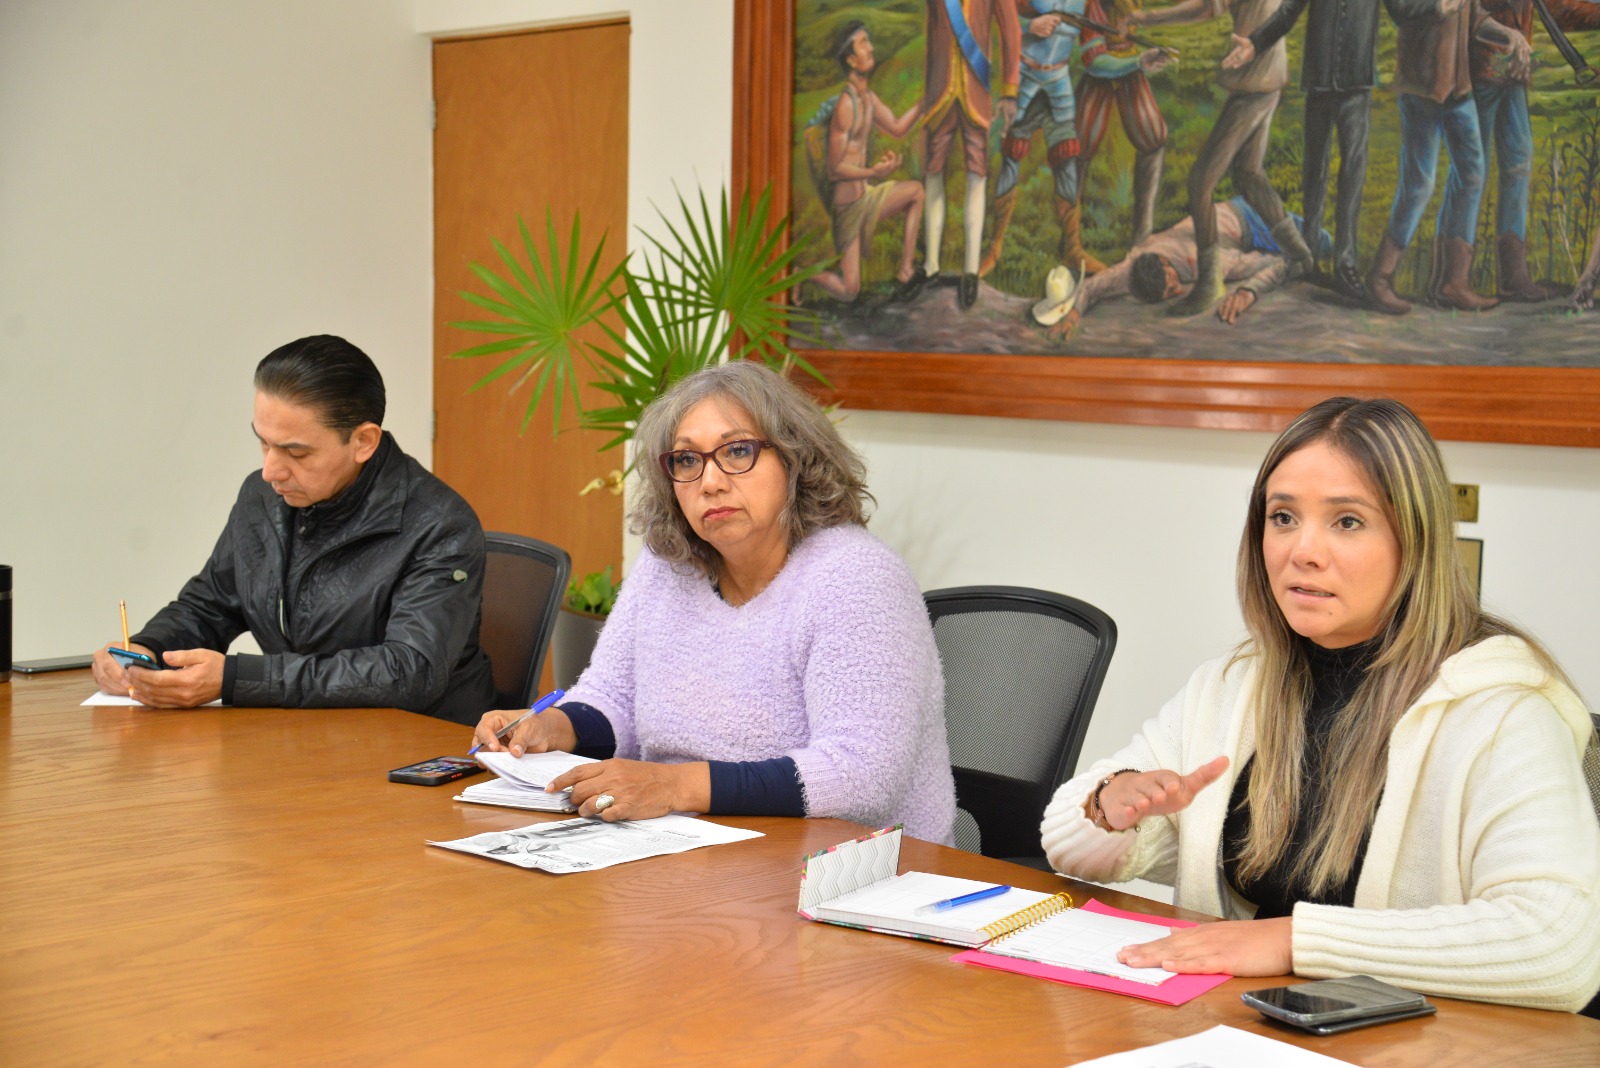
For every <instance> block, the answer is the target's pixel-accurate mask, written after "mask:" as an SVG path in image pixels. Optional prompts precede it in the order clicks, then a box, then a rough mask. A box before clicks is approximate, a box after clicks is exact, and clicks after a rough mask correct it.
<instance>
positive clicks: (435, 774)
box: [389, 756, 484, 786]
mask: <svg viewBox="0 0 1600 1068" xmlns="http://www.w3.org/2000/svg"><path fill="white" fill-rule="evenodd" d="M483 770H484V767H483V765H482V764H479V763H478V762H477V761H476V760H473V759H472V758H471V757H464V756H441V757H434V758H433V759H432V760H424V761H423V762H422V763H420V764H407V765H406V766H405V767H403V768H395V769H394V770H393V771H391V772H390V773H389V781H390V782H408V783H410V784H412V785H413V786H442V785H444V784H445V783H447V782H455V781H456V780H457V779H465V778H466V777H467V776H468V775H476V774H478V773H479V772H480V771H483Z"/></svg>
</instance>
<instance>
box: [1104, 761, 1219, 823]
mask: <svg viewBox="0 0 1600 1068" xmlns="http://www.w3.org/2000/svg"><path fill="white" fill-rule="evenodd" d="M1226 770H1228V758H1227V757H1225V756H1219V757H1217V758H1216V759H1215V760H1213V761H1211V762H1210V763H1208V764H1202V765H1200V766H1199V767H1198V768H1195V769H1194V770H1193V771H1191V772H1190V773H1189V774H1187V775H1179V774H1178V773H1177V772H1175V771H1167V770H1166V769H1165V768H1161V769H1157V770H1156V771H1142V772H1135V771H1125V772H1123V773H1122V774H1120V775H1118V776H1117V777H1116V778H1114V779H1112V780H1111V781H1110V782H1109V783H1107V784H1106V785H1105V787H1104V789H1102V790H1101V791H1100V813H1101V814H1102V815H1103V818H1104V820H1105V825H1106V826H1108V827H1110V828H1111V829H1112V830H1114V831H1125V830H1127V829H1128V828H1129V827H1132V826H1133V825H1134V824H1136V823H1138V822H1139V821H1140V820H1142V819H1144V818H1145V817H1146V816H1167V815H1171V814H1172V813H1174V812H1182V811H1183V810H1184V809H1186V808H1188V807H1189V803H1190V802H1191V801H1193V800H1194V799H1195V795H1196V794H1198V793H1199V792H1200V791H1201V790H1204V789H1205V788H1206V787H1207V786H1210V785H1211V784H1212V783H1214V782H1216V781H1217V778H1218V776H1220V775H1221V774H1222V773H1223V772H1224V771H1226ZM1088 815H1089V818H1090V819H1093V818H1094V817H1095V815H1096V814H1095V813H1093V812H1090V813H1088Z"/></svg>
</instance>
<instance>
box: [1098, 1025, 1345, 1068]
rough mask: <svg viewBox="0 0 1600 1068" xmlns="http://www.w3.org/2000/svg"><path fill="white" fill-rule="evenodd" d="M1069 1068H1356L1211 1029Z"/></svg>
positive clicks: (1231, 1031)
mask: <svg viewBox="0 0 1600 1068" xmlns="http://www.w3.org/2000/svg"><path fill="white" fill-rule="evenodd" d="M1072 1068H1356V1066H1355V1065H1353V1064H1351V1063H1350V1062H1349V1061H1341V1060H1335V1059H1334V1058H1332V1057H1328V1056H1324V1055H1323V1054H1321V1053H1312V1052H1311V1051H1310V1050H1308V1049H1301V1048H1300V1047H1299V1046H1291V1045H1289V1043H1287V1042H1279V1041H1278V1040H1277V1039H1275V1038H1268V1037H1266V1036H1265V1035H1258V1034H1255V1033H1253V1032H1250V1031H1241V1030H1239V1029H1238V1028H1237V1027H1222V1026H1219V1027H1213V1028H1212V1029H1211V1030H1209V1031H1201V1032H1200V1033H1199V1034H1194V1035H1190V1036H1189V1037H1188V1038H1175V1039H1173V1040H1172V1041H1171V1042H1158V1043H1157V1044H1155V1045H1154V1046H1142V1047H1140V1048H1139V1049H1130V1050H1128V1051H1127V1052H1125V1053H1112V1054H1108V1055H1107V1056H1104V1057H1096V1058H1095V1059H1094V1060H1092V1061H1079V1062H1078V1063H1077V1064H1075V1065H1073V1066H1072Z"/></svg>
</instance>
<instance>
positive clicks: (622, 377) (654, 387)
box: [451, 186, 832, 684]
mask: <svg viewBox="0 0 1600 1068" xmlns="http://www.w3.org/2000/svg"><path fill="white" fill-rule="evenodd" d="M697 192H698V197H697V201H696V202H695V203H693V204H691V203H690V202H689V201H687V200H685V199H684V197H683V196H682V195H679V197H678V207H679V211H680V215H681V217H680V219H679V220H678V221H677V222H674V221H673V220H671V219H669V218H667V216H666V214H665V213H664V212H662V211H660V209H657V216H658V219H659V222H660V224H661V226H662V228H663V230H664V233H663V235H662V236H657V235H655V234H652V233H649V232H648V231H645V230H643V229H642V228H641V230H640V232H641V233H642V234H643V236H644V238H645V244H644V246H643V247H641V248H639V249H637V250H635V252H634V253H633V255H632V257H630V258H629V259H625V260H623V262H622V263H620V264H618V265H617V267H615V268H614V269H613V270H611V271H610V272H609V273H606V272H604V271H602V269H601V259H602V255H603V252H604V250H605V242H606V238H605V235H602V236H601V238H600V240H599V241H598V242H596V244H595V246H594V248H593V249H592V250H589V251H587V252H585V251H584V243H583V238H582V233H581V228H580V221H579V219H578V217H577V216H576V215H574V216H573V220H572V232H571V236H570V237H569V238H568V239H567V241H566V244H565V246H564V247H563V245H562V242H561V240H560V238H559V236H558V234H557V232H556V227H555V222H554V219H553V217H552V214H551V213H550V212H549V211H547V212H546V213H545V236H544V242H543V245H542V246H541V245H540V244H539V243H538V242H536V241H535V240H534V238H533V236H532V235H531V234H530V232H529V230H528V227H527V225H526V224H525V223H524V222H523V221H522V219H521V218H520V217H519V218H518V220H517V228H518V232H519V233H520V235H521V238H522V253H523V256H522V258H520V259H519V258H518V257H517V256H516V255H515V254H513V253H512V251H511V250H510V249H508V248H506V246H505V245H503V244H502V243H501V242H499V241H495V242H494V250H495V253H496V255H497V256H498V257H499V260H500V263H501V265H503V268H504V273H499V272H497V271H495V270H493V269H491V268H489V267H486V266H484V265H482V264H478V263H474V264H472V265H471V268H472V272H473V274H474V275H476V276H477V277H478V279H479V280H480V281H482V282H483V283H484V285H485V286H487V287H488V292H487V293H471V292H463V293H462V294H461V296H462V297H463V298H464V299H466V300H467V301H468V302H470V303H472V304H473V305H475V306H477V307H478V308H480V309H482V310H483V311H484V312H486V313H487V316H488V317H486V318H482V319H476V320H468V321H462V322H455V323H452V324H451V325H452V326H454V327H457V328H459V329H462V330H469V331H473V332H477V333H483V334H491V335H496V339H495V340H492V341H487V342H484V343H482V344H478V345H473V346H471V347H469V348H464V349H462V350H460V351H459V352H455V353H452V354H451V358H452V359H479V358H483V357H489V356H504V359H503V360H502V361H501V362H500V363H499V364H497V365H496V366H495V367H494V369H493V370H491V371H489V373H487V374H486V375H484V376H483V377H482V378H481V379H479V380H478V381H477V382H475V383H474V384H473V386H472V388H473V389H474V390H476V389H481V388H483V387H485V386H487V385H489V384H491V383H493V382H496V381H499V380H501V379H507V380H509V382H510V389H511V390H512V391H513V392H514V391H516V390H517V389H519V388H521V387H522V386H524V385H526V386H528V387H529V394H528V404H527V408H526V409H525V411H524V413H523V419H522V429H524V430H525V429H526V428H527V425H528V422H529V420H531V419H532V417H533V414H534V412H536V411H537V410H538V409H539V406H540V404H542V403H543V401H544V399H545V397H546V395H547V394H548V395H549V396H550V398H551V408H552V410H551V415H552V424H553V430H554V432H555V433H559V432H560V431H561V429H562V424H563V418H564V416H566V415H567V414H568V413H570V421H571V424H572V425H576V426H577V427H578V428H579V429H583V430H603V431H606V432H608V433H610V434H611V435H612V437H611V438H610V439H609V440H608V441H607V442H606V443H605V444H604V445H602V446H601V450H602V451H604V450H606V449H613V448H616V447H618V446H625V445H626V444H627V443H628V442H629V441H631V440H632V439H633V432H634V428H635V427H637V426H638V422H639V415H640V413H641V412H643V411H644V409H645V408H646V407H647V406H648V405H649V404H650V402H652V401H654V400H655V399H656V398H657V397H659V396H661V394H663V393H665V392H666V391H667V390H668V389H669V388H670V387H671V386H672V385H673V384H674V383H676V382H677V381H678V380H679V379H682V378H684V377H685V376H687V375H690V374H693V373H694V372H696V371H698V370H700V369H701V368H703V367H706V366H709V365H711V364H716V363H722V362H724V361H726V360H729V359H760V360H762V361H763V362H765V363H766V364H767V365H768V366H769V367H772V368H773V369H775V370H778V371H780V372H783V373H787V372H788V371H789V369H790V368H792V367H798V368H800V369H801V370H803V371H805V372H806V373H808V374H810V375H811V376H813V377H814V378H816V379H817V380H818V381H821V382H823V383H824V384H826V379H824V378H823V377H822V376H821V375H820V374H818V372H817V371H816V369H815V368H813V367H812V366H811V365H810V364H809V363H807V362H806V361H805V359H803V358H802V357H801V356H800V355H799V354H798V353H796V352H795V351H794V349H793V348H791V347H790V345H789V339H790V337H791V336H793V337H807V336H809V333H808V328H810V327H811V326H813V325H814V324H815V322H816V317H815V315H814V314H812V313H809V312H806V311H804V310H801V309H798V308H794V307H791V306H790V305H789V304H788V303H787V302H786V300H785V297H786V295H787V294H788V293H789V292H790V291H791V289H792V288H793V287H795V286H797V285H798V284H799V283H800V282H802V281H804V280H805V279H807V278H810V277H811V276H812V275H814V274H816V273H818V272H819V271H822V270H824V269H826V268H827V267H828V266H829V265H830V264H831V263H832V261H831V260H824V261H822V262H819V263H815V264H812V265H810V266H806V267H797V266H796V263H797V261H798V258H799V256H800V254H801V252H802V251H803V250H804V248H805V246H806V242H805V241H800V242H796V243H794V244H791V245H789V246H788V247H784V243H783V238H784V235H785V233H787V231H788V225H789V218H788V216H784V217H782V218H781V219H779V220H778V221H777V222H776V223H772V222H771V216H772V190H771V187H770V186H769V187H767V188H766V189H764V190H763V191H762V193H761V195H760V197H759V198H757V199H756V200H755V201H754V202H753V203H752V201H751V199H750V196H749V194H748V193H746V194H745V196H744V197H742V198H741V199H740V202H739V207H738V211H737V213H736V214H733V215H730V212H729V205H728V197H727V194H726V192H724V193H723V194H722V195H721V197H720V199H719V206H718V209H717V210H715V211H713V209H712V207H711V204H710V202H709V201H708V200H707V198H706V195H705V192H704V191H703V190H699V191H697ZM590 324H598V326H599V328H600V330H601V331H602V333H603V334H604V336H605V338H606V343H604V344H600V345H593V344H590V343H588V342H586V341H584V340H583V339H581V338H580V337H579V336H578V331H580V330H582V329H583V328H584V327H587V326H589V325H590ZM584 382H588V383H592V384H593V385H594V386H595V387H596V388H598V389H600V390H601V391H603V392H604V393H606V394H607V396H608V401H609V402H610V403H608V404H606V405H604V406H602V407H586V406H585V405H584V403H583V400H582V397H581V396H580V394H579V386H580V384H581V383H584ZM636 461H637V458H632V459H630V461H629V463H628V464H627V465H626V467H625V468H624V473H625V474H626V472H631V471H632V470H633V465H634V463H635V462H636ZM592 488H595V487H594V486H593V484H591V486H590V487H586V490H587V489H592ZM612 489H613V491H614V492H615V491H620V485H615V486H613V487H612ZM619 586H620V583H613V582H612V580H611V569H610V568H609V567H608V568H606V569H605V570H604V571H603V572H591V573H590V574H587V575H583V576H581V577H579V578H578V579H576V580H574V581H573V583H572V585H571V586H570V587H569V589H568V594H567V601H566V604H565V606H564V610H563V613H562V618H561V619H560V620H558V622H557V628H556V633H555V637H554V639H553V649H554V652H553V655H554V657H555V668H554V670H555V674H556V679H557V682H558V684H559V683H560V682H561V681H562V680H563V679H565V680H566V681H569V682H570V681H573V680H575V679H576V676H577V673H578V672H579V671H581V670H582V668H583V666H585V665H586V664H587V663H588V660H589V652H590V650H592V648H593V642H594V636H596V635H598V633H599V622H596V620H598V621H603V620H604V618H605V614H606V613H608V612H609V611H610V610H611V606H612V604H614V603H615V602H616V590H617V588H618V587H619ZM568 616H575V617H577V618H575V619H573V620H569V619H568V618H567V617H568ZM584 616H587V617H589V619H588V620H587V622H588V623H589V625H588V626H583V625H582V621H581V620H582V617H584ZM585 641H586V644H582V643H584V642H585ZM580 646H581V647H580ZM574 665H575V667H574ZM564 667H565V668H566V669H568V670H570V671H571V674H570V675H565V674H564V673H563V668H564Z"/></svg>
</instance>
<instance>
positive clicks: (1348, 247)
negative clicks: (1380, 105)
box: [1301, 89, 1372, 272]
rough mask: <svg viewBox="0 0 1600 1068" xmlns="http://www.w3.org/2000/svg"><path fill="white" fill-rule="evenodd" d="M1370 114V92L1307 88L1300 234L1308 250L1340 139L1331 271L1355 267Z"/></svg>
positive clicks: (1317, 227) (1318, 226) (1318, 225)
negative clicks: (1332, 153) (1330, 164)
mask: <svg viewBox="0 0 1600 1068" xmlns="http://www.w3.org/2000/svg"><path fill="white" fill-rule="evenodd" d="M1371 112H1372V90H1370V89H1339V90H1323V89H1312V90H1309V91H1307V93H1306V115H1305V138H1306V140H1305V159H1304V161H1303V164H1302V170H1301V191H1302V196H1303V197H1304V207H1305V212H1304V222H1303V223H1302V233H1304V234H1305V237H1306V243H1307V244H1309V245H1310V246H1311V247H1312V248H1316V247H1317V242H1316V240H1315V239H1314V237H1313V236H1312V235H1314V234H1317V233H1319V232H1320V231H1321V230H1322V209H1323V205H1324V204H1325V203H1326V201H1327V199H1328V162H1329V158H1330V156H1331V151H1332V148H1333V135H1334V132H1335V131H1336V130H1337V131H1338V134H1339V188H1338V191H1337V194H1336V198H1335V200H1334V206H1333V233H1334V237H1333V263H1334V267H1335V270H1337V269H1338V268H1339V267H1348V268H1350V270H1351V271H1352V272H1353V271H1354V270H1355V268H1356V238H1357V237H1358V236H1359V231H1360V229H1361V189H1362V186H1364V185H1366V182H1367V132H1368V129H1369V128H1370V123H1369V119H1370V116H1371Z"/></svg>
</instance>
